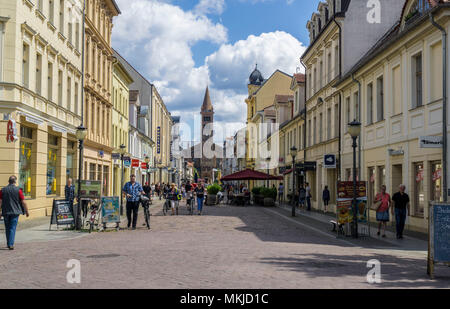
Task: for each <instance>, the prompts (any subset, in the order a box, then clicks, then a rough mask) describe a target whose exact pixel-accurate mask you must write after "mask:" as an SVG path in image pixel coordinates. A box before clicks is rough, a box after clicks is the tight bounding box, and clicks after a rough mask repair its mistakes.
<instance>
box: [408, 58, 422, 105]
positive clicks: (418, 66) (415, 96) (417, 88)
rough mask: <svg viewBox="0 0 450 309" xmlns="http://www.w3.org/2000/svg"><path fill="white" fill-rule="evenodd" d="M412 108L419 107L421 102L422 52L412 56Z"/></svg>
mask: <svg viewBox="0 0 450 309" xmlns="http://www.w3.org/2000/svg"><path fill="white" fill-rule="evenodd" d="M411 71H412V74H413V76H412V81H413V84H412V91H413V92H412V94H411V96H412V104H413V105H412V108H416V107H420V106H422V105H423V102H422V53H419V54H418V55H416V56H414V57H413V58H412V70H411Z"/></svg>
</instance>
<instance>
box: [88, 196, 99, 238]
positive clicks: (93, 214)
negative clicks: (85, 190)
mask: <svg viewBox="0 0 450 309" xmlns="http://www.w3.org/2000/svg"><path fill="white" fill-rule="evenodd" d="M89 204H90V207H89V213H90V217H89V221H87V222H86V224H88V225H89V233H91V232H92V231H93V230H94V227H95V226H97V229H98V230H100V228H99V227H100V226H101V225H102V222H101V216H102V214H101V207H100V203H99V202H98V201H96V200H92V199H91V200H90V201H89Z"/></svg>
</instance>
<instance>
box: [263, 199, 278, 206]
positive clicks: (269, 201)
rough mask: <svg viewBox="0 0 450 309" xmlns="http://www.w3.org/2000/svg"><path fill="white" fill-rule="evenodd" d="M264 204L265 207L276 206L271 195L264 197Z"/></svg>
mask: <svg viewBox="0 0 450 309" xmlns="http://www.w3.org/2000/svg"><path fill="white" fill-rule="evenodd" d="M264 206H265V207H274V206H275V200H274V199H273V198H270V197H266V198H265V199H264Z"/></svg>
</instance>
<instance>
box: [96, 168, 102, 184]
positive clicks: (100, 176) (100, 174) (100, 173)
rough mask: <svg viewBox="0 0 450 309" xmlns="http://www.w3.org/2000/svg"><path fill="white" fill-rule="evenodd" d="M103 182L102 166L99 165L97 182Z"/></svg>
mask: <svg viewBox="0 0 450 309" xmlns="http://www.w3.org/2000/svg"><path fill="white" fill-rule="evenodd" d="M101 180H102V166H101V165H100V164H99V165H97V181H101Z"/></svg>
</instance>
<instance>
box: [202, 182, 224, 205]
mask: <svg viewBox="0 0 450 309" xmlns="http://www.w3.org/2000/svg"><path fill="white" fill-rule="evenodd" d="M221 189H222V188H221V187H220V186H219V185H218V184H213V185H211V186H209V187H208V188H207V189H206V191H207V192H208V195H207V196H206V205H216V204H217V193H219V191H220V190H221Z"/></svg>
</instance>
